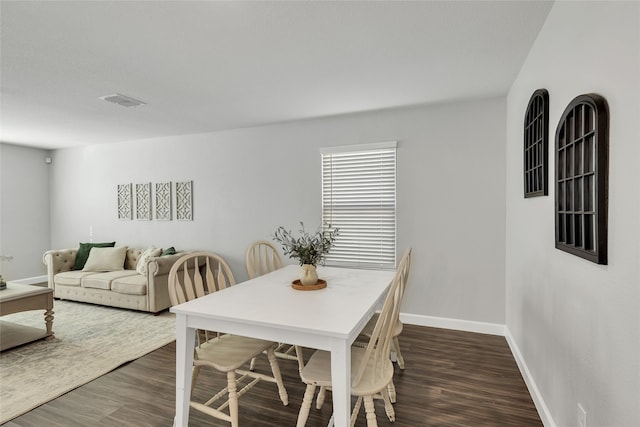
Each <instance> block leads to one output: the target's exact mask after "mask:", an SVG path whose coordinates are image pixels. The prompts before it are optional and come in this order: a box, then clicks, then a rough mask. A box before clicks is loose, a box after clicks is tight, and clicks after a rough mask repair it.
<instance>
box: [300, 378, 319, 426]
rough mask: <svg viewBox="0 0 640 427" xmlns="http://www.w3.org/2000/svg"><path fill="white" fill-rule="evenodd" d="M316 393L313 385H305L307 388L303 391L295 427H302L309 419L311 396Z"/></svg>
mask: <svg viewBox="0 0 640 427" xmlns="http://www.w3.org/2000/svg"><path fill="white" fill-rule="evenodd" d="M315 393H316V386H314V385H313V384H307V388H306V390H305V391H304V397H303V398H302V405H301V406H300V412H299V413H298V422H297V423H296V427H304V425H305V424H306V423H307V418H309V410H310V409H311V402H312V401H313V395H314V394H315Z"/></svg>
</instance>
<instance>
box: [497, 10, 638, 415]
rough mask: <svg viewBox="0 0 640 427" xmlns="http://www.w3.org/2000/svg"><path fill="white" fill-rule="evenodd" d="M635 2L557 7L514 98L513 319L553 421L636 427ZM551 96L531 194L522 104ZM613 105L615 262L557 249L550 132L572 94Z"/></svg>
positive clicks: (510, 153)
mask: <svg viewBox="0 0 640 427" xmlns="http://www.w3.org/2000/svg"><path fill="white" fill-rule="evenodd" d="M639 76H640V3H637V2H626V3H623V2H556V3H555V5H554V7H553V9H552V10H551V13H550V14H549V16H548V18H547V21H546V23H545V25H544V27H543V28H542V30H541V32H540V34H539V36H538V39H537V40H536V42H535V44H534V46H533V48H532V49H531V52H530V54H529V56H528V58H527V61H526V62H525V64H524V66H523V68H522V70H521V72H520V74H519V76H518V78H517V80H516V81H515V83H514V85H513V86H512V89H511V91H510V92H509V95H508V98H507V150H506V161H507V167H506V169H507V194H506V198H507V245H506V254H507V255H506V288H507V292H506V324H507V329H508V332H509V333H510V335H511V339H512V340H513V342H514V343H515V345H516V346H517V348H518V349H519V352H520V354H521V356H522V359H523V361H524V363H525V364H526V366H527V367H528V370H529V373H530V375H531V377H530V381H532V384H533V385H535V388H537V390H538V392H539V395H538V397H539V398H540V399H541V402H542V403H543V404H544V405H543V406H546V410H545V408H544V407H543V412H546V414H544V415H545V416H546V418H547V421H548V424H549V425H553V424H555V425H557V426H575V425H578V424H577V405H578V403H581V404H582V405H583V406H584V408H585V409H586V412H587V425H588V426H608V427H616V426H619V427H630V426H640V411H638V403H639V402H640V315H639V313H640V267H639V265H640V208H639V206H640V185H639V184H640V168H639V167H638V161H639V159H640V149H639V147H640V142H639V141H640V133H639V131H638V129H640V127H639V126H638V123H639V120H640V110H639V108H638V101H639V100H640V79H639ZM538 88H546V89H547V90H548V91H549V103H550V110H549V115H550V125H549V127H550V129H549V133H550V148H549V160H550V170H549V172H550V185H551V188H550V191H549V196H548V197H537V198H532V199H526V200H525V199H524V198H523V195H522V192H523V180H522V157H523V147H522V146H523V131H522V124H523V118H524V111H525V109H526V106H527V102H528V100H529V97H530V96H531V94H532V93H533V91H534V90H536V89H538ZM590 92H595V93H599V94H600V95H602V96H604V97H605V98H606V99H607V101H608V104H609V109H610V149H609V154H610V161H609V167H610V172H609V265H607V266H600V265H596V264H593V263H591V262H588V261H585V260H583V259H581V258H578V257H576V256H573V255H570V254H568V253H565V252H561V251H559V250H556V249H555V248H554V216H553V215H554V213H553V212H554V194H555V191H554V187H553V176H554V174H553V171H554V151H553V150H554V147H555V141H554V140H553V138H554V136H555V129H556V126H557V124H558V120H559V119H560V116H561V114H562V112H563V111H564V109H565V107H566V106H567V105H568V104H569V102H571V100H572V99H573V98H574V97H576V96H577V95H580V94H584V93H590Z"/></svg>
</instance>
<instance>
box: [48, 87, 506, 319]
mask: <svg viewBox="0 0 640 427" xmlns="http://www.w3.org/2000/svg"><path fill="white" fill-rule="evenodd" d="M504 129H505V99H504V98H496V99H487V100H481V101H473V102H467V103H457V104H450V105H441V106H433V107H420V108H406V109H399V110H392V111H384V112H372V113H366V114H357V115H349V116H339V117H333V118H326V119H317V120H309V121H300V122H292V123H287V124H278V125H272V126H264V127H257V128H248V129H239V130H233V131H226V132H217V133H210V134H203V135H186V136H179V137H172V138H163V139H155V140H149V141H137V142H128V143H126V144H109V145H99V146H92V147H87V148H76V149H65V150H59V151H57V152H55V153H54V167H53V174H52V189H53V190H52V191H53V192H52V224H53V227H52V246H53V247H57V248H62V247H75V246H77V245H78V242H79V241H83V242H84V241H88V240H89V229H90V227H92V229H93V240H94V241H105V240H116V241H117V242H118V244H124V245H130V246H136V247H145V246H147V245H151V244H154V245H156V246H162V247H167V246H170V245H173V246H175V247H176V248H177V249H204V250H212V251H215V252H218V253H220V254H221V255H222V256H223V257H224V258H225V259H227V260H228V261H229V263H230V264H231V267H232V269H233V272H234V275H235V276H236V279H238V280H244V279H246V277H247V275H246V269H245V266H244V252H245V249H246V247H247V246H248V245H249V243H250V242H251V241H253V240H255V239H268V240H270V239H271V235H272V234H273V232H274V231H275V229H276V228H277V227H278V226H279V225H284V226H286V227H291V228H295V227H296V226H297V224H298V221H300V220H303V221H304V222H305V224H307V226H309V227H315V226H317V225H319V223H320V211H321V206H320V202H321V200H320V199H321V192H320V184H321V182H320V152H319V148H320V147H326V146H335V145H351V144H358V143H369V142H379V141H389V140H397V141H398V252H399V254H401V253H402V251H404V249H405V248H406V247H408V246H412V247H413V248H414V251H413V253H414V261H413V263H412V272H411V281H410V285H409V288H408V290H407V297H406V298H405V304H404V308H403V311H404V312H408V313H412V314H416V315H427V316H436V317H447V318H454V319H464V320H472V321H479V322H489V323H497V324H503V323H504V241H505V234H504V232H505V231H504V221H505V199H504V193H505V191H504V189H505V182H504V179H505V169H504V167H505V166H504V165H505V157H504V144H505V133H504ZM182 180H193V182H194V198H195V199H194V220H193V221H192V222H181V221H175V220H174V221H170V222H163V221H156V220H153V221H136V220H134V221H119V220H118V219H117V211H116V186H117V185H118V184H125V183H129V182H131V183H134V184H135V183H142V182H152V183H155V182H162V181H174V182H175V181H182Z"/></svg>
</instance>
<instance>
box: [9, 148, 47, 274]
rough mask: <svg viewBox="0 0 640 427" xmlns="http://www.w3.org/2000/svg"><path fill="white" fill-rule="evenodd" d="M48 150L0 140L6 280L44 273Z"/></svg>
mask: <svg viewBox="0 0 640 427" xmlns="http://www.w3.org/2000/svg"><path fill="white" fill-rule="evenodd" d="M47 156H50V153H49V151H46V150H40V149H37V148H28V147H20V146H17V145H11V144H0V254H2V255H6V256H13V260H12V261H10V262H2V263H1V265H0V271H1V272H2V275H3V276H4V278H5V279H6V280H19V279H25V278H33V277H38V276H42V275H44V274H46V269H45V267H44V264H43V263H42V254H43V253H44V251H46V250H48V249H49V248H50V243H49V237H50V229H49V169H50V165H47V164H45V162H44V159H45V157H47Z"/></svg>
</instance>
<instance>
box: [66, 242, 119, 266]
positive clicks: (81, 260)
mask: <svg viewBox="0 0 640 427" xmlns="http://www.w3.org/2000/svg"><path fill="white" fill-rule="evenodd" d="M115 245H116V242H105V243H80V246H79V247H78V253H77V254H76V263H75V264H74V265H73V269H74V270H82V269H83V268H84V265H85V264H86V263H87V259H88V258H89V252H91V248H113V247H114V246H115Z"/></svg>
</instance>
